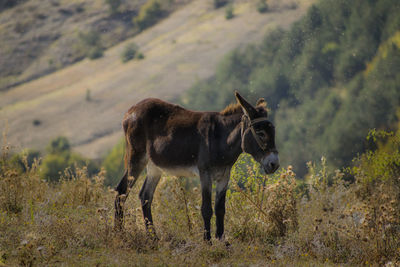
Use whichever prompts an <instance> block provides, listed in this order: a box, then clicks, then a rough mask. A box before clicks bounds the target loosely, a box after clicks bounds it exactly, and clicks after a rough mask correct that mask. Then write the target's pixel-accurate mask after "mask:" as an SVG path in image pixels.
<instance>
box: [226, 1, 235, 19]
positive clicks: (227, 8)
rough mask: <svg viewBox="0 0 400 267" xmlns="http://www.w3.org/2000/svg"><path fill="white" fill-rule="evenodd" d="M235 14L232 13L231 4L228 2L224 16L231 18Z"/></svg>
mask: <svg viewBox="0 0 400 267" xmlns="http://www.w3.org/2000/svg"><path fill="white" fill-rule="evenodd" d="M234 16H235V15H234V14H233V4H229V5H228V6H227V7H226V9H225V18H226V19H232V18H233V17H234Z"/></svg>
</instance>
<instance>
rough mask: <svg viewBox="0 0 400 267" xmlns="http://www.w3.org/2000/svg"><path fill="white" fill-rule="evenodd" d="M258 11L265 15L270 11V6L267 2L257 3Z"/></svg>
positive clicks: (260, 0)
mask: <svg viewBox="0 0 400 267" xmlns="http://www.w3.org/2000/svg"><path fill="white" fill-rule="evenodd" d="M257 11H258V12H259V13H265V12H267V11H268V4H267V0H259V1H258V2H257Z"/></svg>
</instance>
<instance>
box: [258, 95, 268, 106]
mask: <svg viewBox="0 0 400 267" xmlns="http://www.w3.org/2000/svg"><path fill="white" fill-rule="evenodd" d="M256 107H263V108H265V109H266V108H267V101H265V99H264V98H263V97H261V98H260V99H258V100H257V103H256Z"/></svg>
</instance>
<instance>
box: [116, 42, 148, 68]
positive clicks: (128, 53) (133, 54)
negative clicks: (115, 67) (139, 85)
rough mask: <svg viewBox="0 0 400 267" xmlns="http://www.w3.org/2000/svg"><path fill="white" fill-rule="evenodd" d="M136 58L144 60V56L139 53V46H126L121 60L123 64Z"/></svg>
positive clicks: (133, 44) (132, 44) (134, 44)
mask: <svg viewBox="0 0 400 267" xmlns="http://www.w3.org/2000/svg"><path fill="white" fill-rule="evenodd" d="M134 58H137V59H142V58H143V54H142V53H140V52H139V46H138V45H137V44H136V43H130V44H128V45H126V46H125V48H124V51H123V52H122V55H121V59H122V62H123V63H126V62H128V61H129V60H132V59H134Z"/></svg>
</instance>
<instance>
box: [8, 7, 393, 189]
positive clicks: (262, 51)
mask: <svg viewBox="0 0 400 267" xmlns="http://www.w3.org/2000/svg"><path fill="white" fill-rule="evenodd" d="M399 14H400V2H399V1H398V0H379V1H378V0H376V1H375V0H368V1H366V0H351V1H350V0H324V1H317V0H269V1H266V0H230V1H228V0H73V1H69V0H68V1H67V0H2V1H0V130H1V131H2V133H3V143H4V144H10V145H11V147H12V151H13V153H14V155H13V160H14V161H15V162H17V163H18V162H21V168H23V166H24V164H23V163H22V158H23V155H25V156H27V159H28V163H29V162H33V159H34V158H37V157H40V158H41V175H42V176H43V178H45V179H48V180H50V181H56V180H58V179H59V172H61V171H63V170H64V169H65V168H66V167H71V168H74V166H78V165H87V166H88V171H89V173H90V174H95V173H97V172H98V171H99V170H100V168H101V167H104V168H105V169H106V171H107V178H106V181H105V183H106V184H107V185H115V184H116V183H117V182H118V181H119V179H120V175H121V173H122V172H123V149H124V144H123V142H122V137H123V131H122V128H121V120H122V117H123V114H124V112H125V111H127V110H128V109H129V107H130V106H132V105H134V104H135V103H136V102H138V101H140V100H141V99H144V98H146V97H157V98H161V99H164V100H168V101H171V102H174V103H177V104H180V105H183V106H185V107H186V108H189V109H194V110H215V111H218V110H222V109H223V108H224V107H225V106H226V105H228V104H229V103H232V102H234V95H233V91H234V90H238V91H239V92H241V93H242V95H244V96H245V97H247V98H248V99H249V100H250V101H251V102H253V103H255V102H256V100H257V99H258V98H260V97H264V98H265V99H266V101H267V103H268V107H269V109H270V113H269V114H270V118H271V120H272V121H273V122H274V123H275V125H276V138H277V140H276V141H277V147H278V150H279V152H280V158H281V161H282V164H281V165H282V166H287V165H289V164H290V165H293V168H294V170H295V172H296V173H297V174H298V177H299V178H300V179H301V178H304V176H305V175H306V174H307V162H310V161H313V162H316V164H318V162H320V159H321V157H325V158H326V159H327V164H328V166H329V167H330V168H345V167H347V166H350V165H351V164H352V159H353V158H354V157H356V156H357V155H358V154H360V153H362V152H364V151H365V150H366V149H371V148H373V147H372V146H374V145H373V144H372V143H371V142H370V141H369V140H367V139H366V136H367V135H368V133H369V131H370V130H371V129H377V130H386V131H394V130H397V128H398V126H399V116H400V109H399V104H400V74H399V73H400V16H399Z"/></svg>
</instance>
